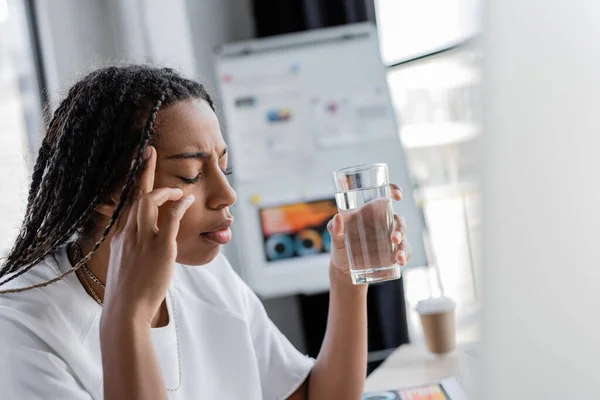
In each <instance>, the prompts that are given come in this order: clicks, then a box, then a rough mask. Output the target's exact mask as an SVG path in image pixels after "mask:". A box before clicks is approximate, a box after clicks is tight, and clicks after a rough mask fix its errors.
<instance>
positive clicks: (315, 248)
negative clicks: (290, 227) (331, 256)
mask: <svg viewBox="0 0 600 400" xmlns="http://www.w3.org/2000/svg"><path fill="white" fill-rule="evenodd" d="M322 250H323V240H322V239H321V234H320V233H319V232H317V231H316V230H314V229H306V230H303V231H300V232H299V233H298V235H296V253H298V255H299V256H300V257H304V256H310V255H313V254H319V253H320V252H321V251H322Z"/></svg>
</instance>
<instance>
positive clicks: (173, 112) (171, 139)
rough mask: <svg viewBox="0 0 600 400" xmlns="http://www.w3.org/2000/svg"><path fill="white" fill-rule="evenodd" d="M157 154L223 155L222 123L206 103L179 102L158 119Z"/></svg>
mask: <svg viewBox="0 0 600 400" xmlns="http://www.w3.org/2000/svg"><path fill="white" fill-rule="evenodd" d="M155 126H156V129H157V131H158V138H157V143H156V147H157V150H158V151H160V152H162V153H163V154H165V156H169V155H173V154H177V153H182V152H191V151H201V152H208V153H213V152H217V153H220V152H221V151H222V150H223V148H224V147H225V142H224V141H223V136H222V135H221V129H220V126H219V121H218V119H217V116H216V115H215V113H214V111H213V110H212V109H211V107H210V106H209V105H208V103H207V102H206V101H204V100H199V99H194V100H186V101H181V102H177V103H175V104H173V105H170V106H169V107H166V108H164V109H161V110H160V111H159V113H158V115H157V117H156V124H155Z"/></svg>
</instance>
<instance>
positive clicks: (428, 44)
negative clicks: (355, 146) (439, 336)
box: [376, 0, 481, 340]
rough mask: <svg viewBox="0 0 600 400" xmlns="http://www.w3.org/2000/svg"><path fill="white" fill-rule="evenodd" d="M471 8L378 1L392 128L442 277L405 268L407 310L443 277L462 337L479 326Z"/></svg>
mask: <svg viewBox="0 0 600 400" xmlns="http://www.w3.org/2000/svg"><path fill="white" fill-rule="evenodd" d="M477 7H478V2H476V1H474V0H422V1H409V0H379V1H377V2H376V10H377V23H378V30H379V36H380V46H381V52H382V58H383V61H384V63H386V65H387V66H388V68H387V70H388V84H389V88H390V93H391V97H392V102H393V104H394V107H395V111H396V117H397V120H398V124H399V130H400V132H399V135H400V138H401V141H402V143H403V145H404V149H405V155H406V158H407V164H408V167H409V170H410V174H411V176H412V178H413V184H414V193H415V196H416V200H417V203H418V204H419V205H421V207H423V210H424V214H425V217H426V221H427V226H428V231H429V232H428V233H429V238H430V243H429V244H430V246H429V247H430V250H431V251H430V258H432V260H430V261H432V264H435V265H437V266H438V267H439V277H440V278H441V279H438V275H437V274H436V270H435V269H434V268H429V269H414V270H409V271H407V272H406V274H405V281H406V298H407V303H408V306H409V308H411V309H413V308H414V306H415V305H416V303H417V302H418V301H419V300H421V299H424V298H427V297H429V296H431V295H434V296H435V295H438V294H439V293H440V287H439V285H438V281H441V283H442V285H443V289H444V292H445V294H447V295H448V296H450V297H451V298H453V299H454V300H455V301H456V302H457V303H458V307H457V321H458V327H459V329H458V333H459V340H460V339H469V338H474V337H476V336H477V334H478V332H477V329H478V325H477V323H476V321H477V319H476V311H477V309H478V304H479V293H478V288H479V285H478V279H479V275H480V274H479V272H478V271H479V268H478V265H477V261H478V259H479V257H478V249H479V245H478V237H479V191H478V186H477V138H478V136H479V135H480V134H481V132H480V131H481V109H480V104H481V99H480V88H481V77H480V64H481V60H480V53H479V51H478V49H477V46H476V43H475V37H476V35H477V32H478V29H479V28H478V19H477V15H478V12H479V11H478V9H477ZM410 318H411V320H412V322H413V327H415V328H416V329H417V330H418V329H419V328H420V323H419V322H418V316H417V315H416V314H415V313H414V312H411V313H410ZM461 335H462V336H463V337H462V338H461Z"/></svg>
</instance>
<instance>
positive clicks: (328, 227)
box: [327, 219, 333, 229]
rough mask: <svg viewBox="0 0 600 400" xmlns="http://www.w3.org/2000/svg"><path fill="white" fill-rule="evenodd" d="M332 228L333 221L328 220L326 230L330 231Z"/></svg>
mask: <svg viewBox="0 0 600 400" xmlns="http://www.w3.org/2000/svg"><path fill="white" fill-rule="evenodd" d="M332 227H333V219H330V220H329V222H328V223H327V229H331V228H332Z"/></svg>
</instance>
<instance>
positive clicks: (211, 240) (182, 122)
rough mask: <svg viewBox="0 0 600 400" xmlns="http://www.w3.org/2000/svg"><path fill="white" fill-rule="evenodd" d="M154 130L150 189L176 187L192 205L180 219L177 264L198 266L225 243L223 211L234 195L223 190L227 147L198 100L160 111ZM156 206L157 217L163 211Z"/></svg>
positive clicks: (203, 103)
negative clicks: (154, 161)
mask: <svg viewBox="0 0 600 400" xmlns="http://www.w3.org/2000/svg"><path fill="white" fill-rule="evenodd" d="M155 127H156V129H157V132H158V140H157V142H156V144H155V145H156V151H157V164H156V173H155V180H154V188H155V189H157V188H160V187H171V188H180V189H182V190H183V192H184V196H187V195H189V194H193V195H194V196H195V198H196V200H195V202H194V203H193V204H192V205H191V206H190V208H189V209H188V211H187V212H186V214H185V215H184V216H183V219H182V220H181V224H180V228H179V235H178V236H177V244H178V246H177V247H178V255H177V262H179V263H182V264H187V265H203V264H206V263H208V262H210V261H211V260H213V259H214V258H215V257H216V256H217V254H218V252H219V248H220V246H221V245H222V244H225V243H227V242H229V240H230V239H231V231H230V230H229V228H228V226H229V225H230V224H231V222H232V221H233V217H232V216H231V214H230V212H229V207H231V206H232V205H233V204H234V203H235V201H236V194H235V191H234V190H233V188H232V187H231V186H230V185H229V182H228V181H227V177H226V175H225V171H226V170H227V168H228V154H227V146H226V144H225V141H224V140H223V136H222V135H221V129H220V127H219V121H218V120H217V116H216V115H215V113H214V112H213V111H212V109H211V108H210V106H209V105H208V103H207V102H206V101H204V100H197V99H195V100H189V101H182V102H178V103H175V104H173V105H171V106H169V107H166V108H164V109H161V110H160V111H159V113H158V115H157V118H156V123H155ZM168 207H170V204H166V205H165V206H163V207H162V209H161V210H160V213H159V218H160V215H161V214H163V215H164V213H165V212H168V211H167V210H166V208H168Z"/></svg>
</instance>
